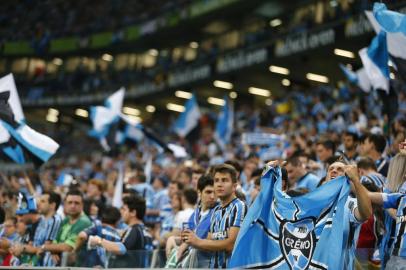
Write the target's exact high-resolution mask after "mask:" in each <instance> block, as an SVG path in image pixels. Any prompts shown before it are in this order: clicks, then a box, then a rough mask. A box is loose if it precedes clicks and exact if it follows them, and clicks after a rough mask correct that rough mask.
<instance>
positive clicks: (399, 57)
mask: <svg viewBox="0 0 406 270" xmlns="http://www.w3.org/2000/svg"><path fill="white" fill-rule="evenodd" d="M366 15H367V17H368V19H369V21H370V22H371V24H372V27H373V28H374V30H375V32H377V33H379V32H380V31H385V32H386V35H387V42H388V51H389V54H390V56H391V57H392V60H393V62H394V63H395V64H396V66H397V71H398V74H400V75H401V76H402V77H403V79H404V80H406V54H405V51H406V15H405V14H401V13H399V12H395V11H391V10H388V9H387V8H386V6H385V4H383V3H375V4H374V10H373V13H372V12H370V11H366Z"/></svg>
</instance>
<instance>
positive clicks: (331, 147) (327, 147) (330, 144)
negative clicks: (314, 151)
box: [316, 140, 336, 153]
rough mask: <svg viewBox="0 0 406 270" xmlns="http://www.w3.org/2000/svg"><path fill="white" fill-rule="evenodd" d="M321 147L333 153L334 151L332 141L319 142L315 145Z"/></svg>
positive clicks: (334, 146) (334, 147)
mask: <svg viewBox="0 0 406 270" xmlns="http://www.w3.org/2000/svg"><path fill="white" fill-rule="evenodd" d="M319 144H321V145H323V146H324V148H326V149H329V150H331V151H332V152H333V153H334V152H335V151H336V145H335V144H334V142H333V141H332V140H320V141H318V142H317V143H316V145H319Z"/></svg>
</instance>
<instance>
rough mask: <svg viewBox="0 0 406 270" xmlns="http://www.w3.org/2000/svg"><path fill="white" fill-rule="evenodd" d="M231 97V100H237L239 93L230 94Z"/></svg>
mask: <svg viewBox="0 0 406 270" xmlns="http://www.w3.org/2000/svg"><path fill="white" fill-rule="evenodd" d="M228 95H229V96H230V98H232V99H236V98H237V97H238V94H237V92H234V91H233V92H230V94H228Z"/></svg>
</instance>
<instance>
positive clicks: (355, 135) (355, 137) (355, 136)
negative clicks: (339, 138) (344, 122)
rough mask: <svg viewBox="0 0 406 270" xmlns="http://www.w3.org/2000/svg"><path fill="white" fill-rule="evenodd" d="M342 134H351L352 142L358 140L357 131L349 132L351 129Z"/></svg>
mask: <svg viewBox="0 0 406 270" xmlns="http://www.w3.org/2000/svg"><path fill="white" fill-rule="evenodd" d="M343 136H351V137H352V140H353V141H354V142H358V140H359V137H358V135H357V133H354V132H351V131H346V132H344V134H343Z"/></svg>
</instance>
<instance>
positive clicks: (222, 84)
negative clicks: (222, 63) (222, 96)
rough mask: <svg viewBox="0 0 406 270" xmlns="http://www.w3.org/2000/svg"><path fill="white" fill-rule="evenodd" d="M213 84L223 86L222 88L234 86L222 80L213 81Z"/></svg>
mask: <svg viewBox="0 0 406 270" xmlns="http://www.w3.org/2000/svg"><path fill="white" fill-rule="evenodd" d="M213 85H214V86H215V87H218V88H224V89H233V87H234V85H233V84H232V83H230V82H224V81H218V80H216V81H214V82H213Z"/></svg>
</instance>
